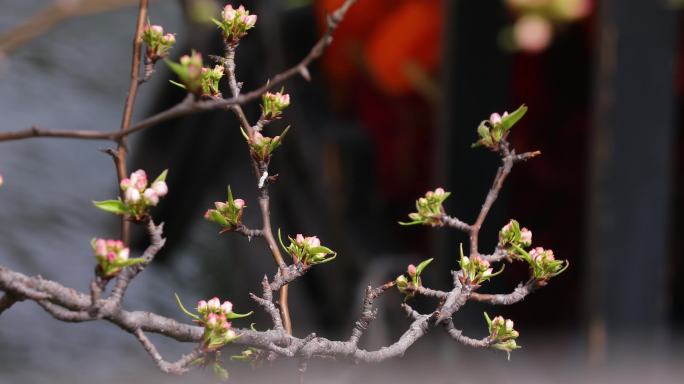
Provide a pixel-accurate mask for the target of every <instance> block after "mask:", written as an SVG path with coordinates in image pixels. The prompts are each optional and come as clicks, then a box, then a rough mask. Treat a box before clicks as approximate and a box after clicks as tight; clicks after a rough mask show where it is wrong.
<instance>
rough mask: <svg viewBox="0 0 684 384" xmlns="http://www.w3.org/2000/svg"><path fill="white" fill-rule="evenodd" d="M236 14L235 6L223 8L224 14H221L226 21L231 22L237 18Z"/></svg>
mask: <svg viewBox="0 0 684 384" xmlns="http://www.w3.org/2000/svg"><path fill="white" fill-rule="evenodd" d="M235 15H236V12H235V10H234V9H233V6H232V5H230V4H228V5H226V6H225V7H224V8H223V12H221V16H222V17H223V20H224V21H227V22H231V21H233V19H234V18H235Z"/></svg>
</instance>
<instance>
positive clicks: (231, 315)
mask: <svg viewBox="0 0 684 384" xmlns="http://www.w3.org/2000/svg"><path fill="white" fill-rule="evenodd" d="M252 313H254V311H249V313H244V314H241V313H235V312H231V313H229V314H227V315H226V319H229V320H232V319H242V318H243V317H247V316H249V315H251V314H252Z"/></svg>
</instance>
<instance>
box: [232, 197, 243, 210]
mask: <svg viewBox="0 0 684 384" xmlns="http://www.w3.org/2000/svg"><path fill="white" fill-rule="evenodd" d="M233 203H234V204H235V207H237V209H242V208H244V207H245V201H244V200H242V199H235V200H233Z"/></svg>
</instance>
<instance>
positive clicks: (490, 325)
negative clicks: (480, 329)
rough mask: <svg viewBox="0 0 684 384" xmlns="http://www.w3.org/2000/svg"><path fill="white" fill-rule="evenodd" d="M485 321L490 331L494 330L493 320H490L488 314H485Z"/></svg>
mask: <svg viewBox="0 0 684 384" xmlns="http://www.w3.org/2000/svg"><path fill="white" fill-rule="evenodd" d="M484 317H485V320H486V321H487V328H489V331H490V332H491V329H492V319H490V318H489V315H488V314H487V312H485V313H484Z"/></svg>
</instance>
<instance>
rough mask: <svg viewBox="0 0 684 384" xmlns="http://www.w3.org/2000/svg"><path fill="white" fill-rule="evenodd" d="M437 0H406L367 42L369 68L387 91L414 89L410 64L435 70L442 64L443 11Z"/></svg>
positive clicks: (400, 91)
mask: <svg viewBox="0 0 684 384" xmlns="http://www.w3.org/2000/svg"><path fill="white" fill-rule="evenodd" d="M441 8H442V7H441V2H440V1H438V0H413V1H406V2H404V3H403V4H401V5H400V6H399V7H397V8H395V9H394V10H393V11H392V12H391V13H389V14H387V16H386V17H384V18H383V19H382V22H381V23H380V24H379V25H378V26H377V28H376V30H375V31H374V33H373V35H372V36H370V38H369V40H368V43H367V44H366V47H365V50H364V53H365V56H366V57H365V59H366V64H367V66H368V70H369V72H370V73H371V75H372V76H373V78H374V79H375V80H376V82H377V84H378V85H379V87H380V88H381V89H383V90H384V91H385V92H387V93H390V94H393V95H403V94H406V93H409V92H411V91H412V90H413V88H414V87H413V84H412V83H411V81H410V80H409V77H408V76H407V69H408V67H409V66H410V65H417V66H418V67H419V68H421V69H422V70H423V71H424V72H427V73H433V72H434V71H435V70H436V69H437V68H438V66H439V61H440V47H441V41H440V40H441V39H440V37H441V30H442V12H441Z"/></svg>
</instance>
